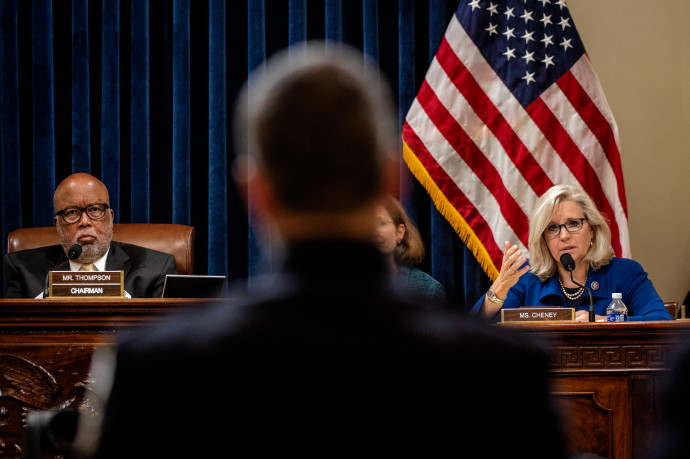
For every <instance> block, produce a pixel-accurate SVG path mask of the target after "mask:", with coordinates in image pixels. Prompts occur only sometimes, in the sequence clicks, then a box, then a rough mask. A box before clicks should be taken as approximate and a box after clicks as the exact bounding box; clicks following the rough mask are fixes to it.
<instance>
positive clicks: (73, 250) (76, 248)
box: [43, 244, 83, 298]
mask: <svg viewBox="0 0 690 459" xmlns="http://www.w3.org/2000/svg"><path fill="white" fill-rule="evenodd" d="M82 250H83V249H82V248H81V246H80V245H79V244H74V245H73V246H72V247H70V248H69V250H68V251H67V258H69V259H70V260H76V259H77V258H79V256H80V255H81V251H82ZM49 279H50V271H48V274H46V282H45V286H44V287H43V298H48V296H49V295H50V288H49V287H48V285H49V283H48V280H49Z"/></svg>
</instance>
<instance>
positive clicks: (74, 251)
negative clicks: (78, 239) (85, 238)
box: [67, 244, 82, 260]
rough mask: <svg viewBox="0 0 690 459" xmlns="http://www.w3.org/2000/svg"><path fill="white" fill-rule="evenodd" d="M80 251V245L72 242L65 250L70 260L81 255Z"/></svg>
mask: <svg viewBox="0 0 690 459" xmlns="http://www.w3.org/2000/svg"><path fill="white" fill-rule="evenodd" d="M81 251H82V248H81V246H80V245H79V244H74V245H73V246H72V247H70V248H69V250H68V251H67V258H69V259H70V260H76V259H77V258H79V255H81Z"/></svg>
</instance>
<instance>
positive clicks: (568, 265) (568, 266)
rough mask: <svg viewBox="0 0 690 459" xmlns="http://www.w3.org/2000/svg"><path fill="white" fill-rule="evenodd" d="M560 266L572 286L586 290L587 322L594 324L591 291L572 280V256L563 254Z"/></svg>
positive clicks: (573, 261)
mask: <svg viewBox="0 0 690 459" xmlns="http://www.w3.org/2000/svg"><path fill="white" fill-rule="evenodd" d="M561 264H562V265H563V267H564V268H565V270H566V271H568V272H569V273H570V280H571V281H573V284H575V285H577V286H578V287H582V288H584V289H585V290H587V293H589V321H590V322H595V321H596V318H595V317H594V299H593V298H592V291H591V290H590V289H588V288H587V286H585V285H582V284H580V283H578V282H577V281H576V280H575V279H573V271H574V270H575V260H573V257H572V255H570V254H569V253H564V254H563V255H561Z"/></svg>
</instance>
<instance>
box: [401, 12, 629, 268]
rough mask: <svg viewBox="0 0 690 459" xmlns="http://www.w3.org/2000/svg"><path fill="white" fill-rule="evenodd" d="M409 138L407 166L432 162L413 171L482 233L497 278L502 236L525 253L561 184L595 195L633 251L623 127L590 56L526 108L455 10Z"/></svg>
mask: <svg viewBox="0 0 690 459" xmlns="http://www.w3.org/2000/svg"><path fill="white" fill-rule="evenodd" d="M402 135H403V141H404V142H405V147H406V153H407V154H410V153H411V154H412V155H414V157H415V158H408V157H406V160H407V161H408V164H410V160H413V161H415V162H416V161H418V162H419V163H421V165H422V166H423V168H424V169H425V171H424V173H423V174H420V173H419V171H417V172H416V173H415V168H413V167H411V169H412V171H413V173H415V175H416V176H417V178H418V179H420V181H421V182H422V183H423V184H424V185H425V186H426V187H427V189H428V190H429V191H430V194H431V195H432V197H434V201H435V202H436V205H437V206H439V208H440V204H441V203H440V202H439V200H442V201H444V203H443V204H444V205H450V206H452V207H453V208H454V209H455V210H457V213H458V214H459V216H460V217H461V218H460V219H459V220H460V221H459V222H453V221H451V223H453V224H454V226H455V228H456V229H459V228H458V227H462V226H465V225H466V226H467V228H465V230H467V232H466V233H465V234H464V235H463V236H464V238H465V240H466V241H468V239H472V238H474V237H476V239H477V241H475V242H478V243H479V244H480V245H481V246H482V247H481V248H479V249H478V250H477V249H475V250H473V251H474V252H475V255H476V256H477V257H478V259H480V262H482V265H483V266H484V267H485V269H486V270H487V273H489V275H490V277H492V278H493V277H495V275H497V273H498V271H497V269H496V268H497V267H498V266H500V261H501V257H502V255H503V254H502V252H503V248H504V241H511V242H513V243H517V244H518V245H519V246H520V248H521V250H523V251H524V252H526V249H527V247H526V246H527V238H528V224H529V216H530V214H531V212H532V209H533V207H534V204H535V202H536V201H537V199H538V198H539V196H541V195H542V194H543V193H544V192H545V191H546V190H547V189H549V188H550V187H551V186H553V185H554V184H560V183H579V184H580V185H581V186H582V187H583V188H584V189H585V190H586V191H587V192H588V193H589V194H590V196H591V197H592V199H593V200H594V202H595V203H596V204H597V206H598V207H599V209H600V210H601V211H602V212H603V213H604V214H605V215H606V216H607V217H608V218H609V222H610V226H611V232H612V242H613V248H614V250H615V252H616V254H617V256H624V257H629V256H630V245H629V237H628V227H627V204H626V200H625V189H624V185H623V173H622V168H621V163H620V154H619V148H618V145H619V140H618V132H617V128H616V124H615V121H614V119H613V116H612V114H611V110H610V108H609V106H608V103H607V102H606V99H605V97H604V94H603V91H602V88H601V85H600V83H599V80H598V78H597V76H596V74H595V73H594V70H593V68H592V66H591V63H590V61H589V58H588V57H587V56H586V55H583V56H582V57H581V58H580V59H579V60H578V61H577V62H576V64H575V65H574V66H573V67H572V68H571V69H570V71H568V72H566V73H565V74H564V75H563V76H562V77H561V78H560V79H559V80H558V81H557V82H556V83H555V84H553V85H552V86H551V87H550V88H548V89H547V90H546V91H545V92H544V93H543V94H542V95H541V96H540V97H539V98H538V99H537V100H535V101H534V102H533V103H532V104H531V105H530V106H529V107H527V109H525V108H523V107H522V105H520V103H519V102H518V101H517V99H516V98H515V97H514V96H513V94H512V93H511V92H510V90H509V89H508V88H507V87H506V86H505V84H504V83H503V81H502V80H501V79H500V78H499V77H498V76H497V75H496V73H495V72H494V70H493V69H492V67H491V66H490V65H489V63H488V62H487V61H486V60H485V59H484V57H483V56H482V54H481V53H480V51H479V49H477V47H476V46H475V44H474V42H473V41H472V40H471V38H470V37H469V36H468V35H467V34H466V32H465V30H464V28H463V27H462V26H461V25H460V23H459V22H458V21H457V19H456V17H455V16H453V19H452V20H451V23H450V25H449V26H448V29H447V31H446V35H445V37H444V39H443V41H442V43H441V45H440V47H439V50H438V52H437V54H436V56H435V58H434V60H433V62H432V63H431V66H430V68H429V70H428V72H427V75H426V78H425V81H424V83H423V84H422V87H421V88H420V90H419V93H418V94H417V97H416V99H415V100H414V102H413V104H412V106H411V108H410V110H409V112H408V114H407V118H406V121H405V125H404V126H403V133H402ZM420 175H424V176H425V178H423V177H420ZM444 214H445V215H446V217H447V218H449V220H450V219H452V218H453V217H452V214H453V212H451V213H448V212H444ZM468 242H469V241H468ZM468 245H470V244H469V243H468ZM470 248H472V247H471V246H470ZM487 256H488V258H489V259H490V262H491V264H492V265H493V269H491V266H487V265H488V263H487V262H488V260H482V259H481V258H482V257H487ZM487 267H488V268H489V269H487Z"/></svg>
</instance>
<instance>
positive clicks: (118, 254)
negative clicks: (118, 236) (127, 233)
mask: <svg viewBox="0 0 690 459" xmlns="http://www.w3.org/2000/svg"><path fill="white" fill-rule="evenodd" d="M131 267H132V264H131V261H130V259H129V255H127V254H126V253H125V251H124V250H122V247H120V244H119V243H117V242H114V241H113V242H111V243H110V252H108V258H107V259H106V260H105V269H106V270H108V271H119V270H123V271H124V278H125V279H126V278H127V274H128V273H129V270H130V268H131Z"/></svg>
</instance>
